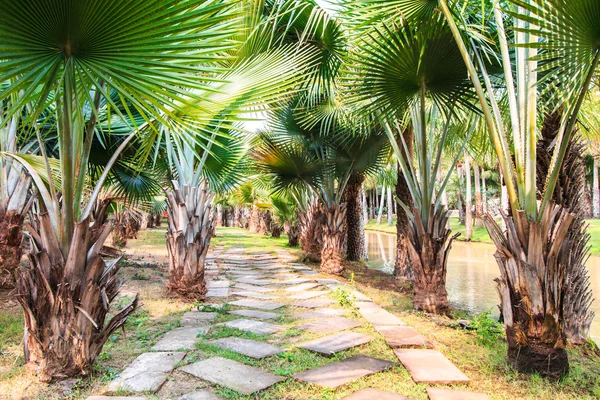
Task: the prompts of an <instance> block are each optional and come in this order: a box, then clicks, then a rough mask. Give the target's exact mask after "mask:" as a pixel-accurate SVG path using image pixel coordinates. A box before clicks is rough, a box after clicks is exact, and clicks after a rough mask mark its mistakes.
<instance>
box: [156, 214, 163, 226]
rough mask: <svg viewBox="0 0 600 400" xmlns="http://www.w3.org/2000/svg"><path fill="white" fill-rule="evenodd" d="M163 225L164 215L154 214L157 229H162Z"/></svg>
mask: <svg viewBox="0 0 600 400" xmlns="http://www.w3.org/2000/svg"><path fill="white" fill-rule="evenodd" d="M161 223H162V213H161V212H157V213H156V214H154V226H156V227H157V228H160V224H161Z"/></svg>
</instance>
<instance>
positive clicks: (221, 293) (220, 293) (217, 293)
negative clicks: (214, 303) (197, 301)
mask: <svg viewBox="0 0 600 400" xmlns="http://www.w3.org/2000/svg"><path fill="white" fill-rule="evenodd" d="M227 296H229V288H214V289H208V292H206V297H227Z"/></svg>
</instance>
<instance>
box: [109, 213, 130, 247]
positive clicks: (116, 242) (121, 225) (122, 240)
mask: <svg viewBox="0 0 600 400" xmlns="http://www.w3.org/2000/svg"><path fill="white" fill-rule="evenodd" d="M123 219H124V218H123V215H122V214H119V215H117V217H116V218H115V226H114V229H113V232H112V244H113V247H116V248H118V249H122V248H123V247H125V246H127V228H126V226H125V221H124V220H123Z"/></svg>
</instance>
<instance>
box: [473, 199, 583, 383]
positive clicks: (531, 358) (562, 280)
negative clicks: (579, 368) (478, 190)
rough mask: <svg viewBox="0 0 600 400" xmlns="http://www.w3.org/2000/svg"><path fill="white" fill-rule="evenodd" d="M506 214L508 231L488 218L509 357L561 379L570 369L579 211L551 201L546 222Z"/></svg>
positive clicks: (521, 213)
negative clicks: (573, 234) (569, 316)
mask: <svg viewBox="0 0 600 400" xmlns="http://www.w3.org/2000/svg"><path fill="white" fill-rule="evenodd" d="M517 215H518V218H519V220H517V221H515V220H513V218H512V217H509V216H507V215H506V214H504V213H502V218H503V219H504V222H505V224H506V227H507V230H506V233H503V232H502V229H501V228H500V227H499V226H498V224H497V223H496V221H495V220H494V219H493V218H492V217H491V216H489V215H486V216H484V222H485V225H486V228H487V229H488V232H489V233H490V237H491V238H492V240H493V241H494V244H495V245H496V249H497V250H496V253H495V257H496V262H497V263H498V266H499V267H500V278H497V279H496V282H497V284H498V286H497V287H498V292H499V294H500V303H501V309H502V316H503V318H504V327H505V331H506V339H507V342H508V358H509V360H510V362H511V363H512V365H513V366H514V367H515V368H516V369H517V370H518V371H520V372H525V373H539V374H541V375H542V376H548V377H553V378H558V377H560V376H563V375H564V374H566V373H567V372H568V369H569V362H568V359H567V353H566V351H565V344H566V340H567V338H566V334H565V326H564V324H565V320H564V307H563V302H564V301H565V295H566V289H567V285H568V274H567V271H568V268H570V267H569V262H570V252H571V249H572V243H571V242H570V239H569V228H570V226H571V224H572V222H573V215H572V214H571V213H569V212H568V211H567V210H565V209H563V208H562V207H560V206H555V205H554V204H549V206H548V207H547V208H546V210H545V213H544V214H543V215H541V218H540V222H537V221H529V220H528V219H527V216H526V214H525V212H524V211H517Z"/></svg>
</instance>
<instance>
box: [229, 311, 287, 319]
mask: <svg viewBox="0 0 600 400" xmlns="http://www.w3.org/2000/svg"><path fill="white" fill-rule="evenodd" d="M229 314H234V315H241V316H244V317H249V318H257V319H275V318H279V317H281V314H277V313H273V312H268V311H256V310H235V311H229Z"/></svg>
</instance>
